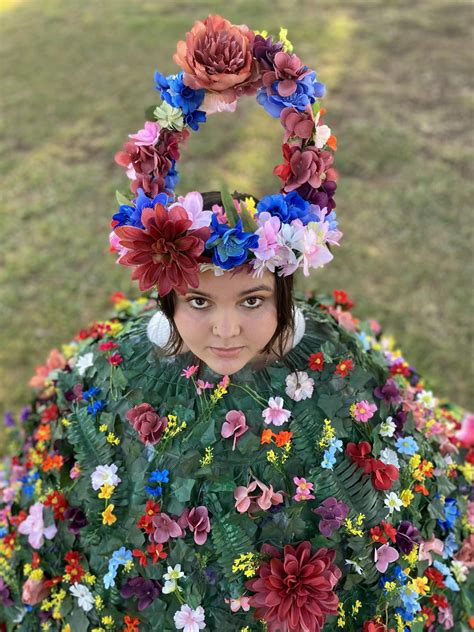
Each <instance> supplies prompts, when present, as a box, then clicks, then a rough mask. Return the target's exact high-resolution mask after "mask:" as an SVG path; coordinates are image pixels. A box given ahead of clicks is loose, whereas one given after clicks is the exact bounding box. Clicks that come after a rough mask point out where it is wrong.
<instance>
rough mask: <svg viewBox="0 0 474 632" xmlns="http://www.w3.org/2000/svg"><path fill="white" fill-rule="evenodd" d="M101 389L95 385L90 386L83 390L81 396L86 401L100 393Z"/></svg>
mask: <svg viewBox="0 0 474 632" xmlns="http://www.w3.org/2000/svg"><path fill="white" fill-rule="evenodd" d="M101 390H102V389H100V388H97V386H91V388H89V389H88V390H87V391H84V392H83V393H82V397H83V398H84V399H85V400H86V401H88V400H90V399H92V398H93V397H95V396H96V395H98V394H99V393H100V391H101Z"/></svg>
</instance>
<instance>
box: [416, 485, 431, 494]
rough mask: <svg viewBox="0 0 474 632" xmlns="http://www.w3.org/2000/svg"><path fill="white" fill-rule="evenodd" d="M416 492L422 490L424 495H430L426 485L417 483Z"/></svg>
mask: <svg viewBox="0 0 474 632" xmlns="http://www.w3.org/2000/svg"><path fill="white" fill-rule="evenodd" d="M414 490H415V492H420V493H422V494H423V496H429V495H430V492H429V491H428V490H427V489H426V487H425V486H424V485H420V484H416V485H415V487H414Z"/></svg>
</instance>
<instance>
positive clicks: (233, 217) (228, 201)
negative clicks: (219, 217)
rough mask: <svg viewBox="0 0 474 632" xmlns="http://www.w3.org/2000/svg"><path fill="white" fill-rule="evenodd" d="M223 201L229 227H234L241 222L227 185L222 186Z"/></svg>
mask: <svg viewBox="0 0 474 632" xmlns="http://www.w3.org/2000/svg"><path fill="white" fill-rule="evenodd" d="M221 199H222V205H223V207H224V210H225V214H226V215H227V222H228V224H229V226H231V227H234V226H235V225H236V224H237V222H238V221H239V214H238V213H237V211H236V209H235V206H234V200H233V198H232V196H231V194H230V193H229V189H228V188H227V187H226V186H225V185H222V186H221Z"/></svg>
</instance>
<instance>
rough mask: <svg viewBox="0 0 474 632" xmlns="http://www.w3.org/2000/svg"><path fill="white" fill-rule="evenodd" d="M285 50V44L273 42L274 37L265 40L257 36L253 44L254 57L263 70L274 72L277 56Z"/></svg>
mask: <svg viewBox="0 0 474 632" xmlns="http://www.w3.org/2000/svg"><path fill="white" fill-rule="evenodd" d="M282 50H283V42H273V39H272V36H271V35H270V36H269V37H267V38H264V37H263V36H262V35H256V36H255V39H254V42H253V56H254V57H255V59H257V60H258V61H259V63H260V68H261V69H262V70H273V67H274V65H275V55H276V54H277V53H279V52H280V51H282Z"/></svg>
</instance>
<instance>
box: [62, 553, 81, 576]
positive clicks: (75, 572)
mask: <svg viewBox="0 0 474 632" xmlns="http://www.w3.org/2000/svg"><path fill="white" fill-rule="evenodd" d="M80 558H81V554H80V553H79V552H78V551H69V552H68V553H66V555H65V556H64V559H65V560H66V562H68V564H67V565H66V567H65V571H66V573H67V574H68V575H69V577H70V578H71V580H70V581H71V584H74V582H80V581H81V579H82V578H83V577H84V575H85V574H86V572H85V570H84V569H83V568H82V566H81V565H80V564H79V560H80Z"/></svg>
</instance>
